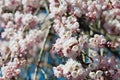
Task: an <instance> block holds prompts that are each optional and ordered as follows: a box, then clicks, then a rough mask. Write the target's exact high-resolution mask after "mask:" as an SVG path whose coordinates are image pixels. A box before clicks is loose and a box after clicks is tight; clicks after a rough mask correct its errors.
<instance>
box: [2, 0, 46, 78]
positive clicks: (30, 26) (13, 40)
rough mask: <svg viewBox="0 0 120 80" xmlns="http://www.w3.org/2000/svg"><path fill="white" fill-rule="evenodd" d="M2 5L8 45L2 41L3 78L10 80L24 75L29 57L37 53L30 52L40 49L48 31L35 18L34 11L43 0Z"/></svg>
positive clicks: (7, 1)
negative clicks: (24, 67)
mask: <svg viewBox="0 0 120 80" xmlns="http://www.w3.org/2000/svg"><path fill="white" fill-rule="evenodd" d="M0 4H1V5H0V9H1V13H0V27H1V28H3V29H4V31H3V32H2V33H1V37H2V39H3V41H4V42H3V41H2V40H1V41H0V43H1V44H2V45H1V46H0V55H1V56H0V61H1V64H0V68H1V73H2V76H1V79H2V80H8V79H11V78H13V77H15V76H17V75H18V74H19V73H20V69H21V67H22V66H24V64H25V62H26V59H25V56H26V55H33V54H35V51H34V53H32V54H31V52H30V50H34V47H36V48H38V47H39V44H40V43H41V42H42V40H43V37H44V31H42V30H40V29H39V26H38V24H39V23H40V19H39V18H38V17H37V16H36V15H33V13H34V12H35V11H33V9H37V7H40V4H39V0H31V1H30V0H1V1H0ZM22 7H23V9H22Z"/></svg>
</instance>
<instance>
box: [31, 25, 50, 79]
mask: <svg viewBox="0 0 120 80" xmlns="http://www.w3.org/2000/svg"><path fill="white" fill-rule="evenodd" d="M50 28H51V26H49V27H48V29H47V32H46V35H45V38H44V41H43V44H42V47H41V50H40V54H39V56H38V61H37V62H38V64H37V67H36V68H35V73H34V78H33V80H36V77H37V72H38V68H39V64H40V62H41V59H42V54H43V50H44V47H45V43H46V40H47V37H48V34H49V31H50Z"/></svg>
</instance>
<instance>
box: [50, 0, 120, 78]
mask: <svg viewBox="0 0 120 80" xmlns="http://www.w3.org/2000/svg"><path fill="white" fill-rule="evenodd" d="M49 2H50V14H49V16H50V18H52V19H53V22H54V23H53V28H54V30H55V31H56V32H57V35H58V36H59V38H58V39H57V40H56V42H55V44H54V45H53V50H54V51H55V52H56V53H57V54H59V55H60V56H65V57H67V58H72V59H74V60H72V59H68V61H67V62H66V64H65V65H62V64H60V65H59V66H57V67H54V68H53V70H54V74H55V76H57V77H58V78H59V77H61V76H64V77H66V78H68V79H69V80H73V79H75V80H80V79H92V80H104V79H105V78H106V77H107V78H108V77H109V78H112V79H113V80H115V79H118V78H119V77H120V72H119V67H117V66H118V64H119V63H118V62H117V61H116V60H117V59H115V58H113V57H110V56H109V57H105V56H103V53H104V51H102V50H103V48H105V49H106V47H107V48H112V47H113V46H114V48H117V47H119V46H120V43H119V41H117V40H116V42H115V41H114V40H115V39H118V37H117V38H115V39H114V40H113V39H111V38H110V36H109V35H111V34H112V35H119V32H120V29H119V28H120V25H119V23H120V17H119V13H120V6H119V4H120V1H119V0H49ZM63 7H64V8H63ZM81 19H84V20H81ZM85 20H86V21H85ZM84 22H86V23H84ZM84 24H88V26H86V25H85V26H84ZM91 24H92V25H91ZM89 26H90V27H89ZM84 27H87V28H88V29H87V31H85V30H83V28H84ZM91 27H92V28H91ZM94 27H95V28H96V27H98V29H103V30H101V31H99V30H98V29H94ZM89 28H90V29H91V30H90V34H93V35H92V36H91V35H90V34H88V33H89ZM105 31H107V33H106V32H105ZM96 32H97V33H99V34H96ZM86 34H87V35H86ZM101 34H102V35H101ZM106 34H107V35H106ZM107 39H110V40H111V42H109V41H108V42H107ZM105 49H104V50H105ZM86 50H88V52H87V51H86ZM89 50H90V51H89ZM91 51H92V52H91ZM93 53H94V54H93ZM76 64H77V65H78V66H79V67H78V69H76V70H77V71H74V69H73V68H74V67H75V65H76ZM112 65H114V66H112ZM79 70H80V73H79ZM114 76H115V77H114ZM109 78H108V79H109Z"/></svg>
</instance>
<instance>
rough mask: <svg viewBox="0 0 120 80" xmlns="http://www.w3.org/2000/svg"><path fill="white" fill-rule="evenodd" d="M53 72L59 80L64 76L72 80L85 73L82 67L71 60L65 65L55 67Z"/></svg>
mask: <svg viewBox="0 0 120 80" xmlns="http://www.w3.org/2000/svg"><path fill="white" fill-rule="evenodd" d="M53 70H54V74H55V76H57V77H58V78H59V77H61V76H63V75H64V76H65V77H67V78H68V79H70V80H71V79H75V78H77V77H78V76H81V75H82V74H83V73H84V72H85V70H84V68H83V67H82V65H81V64H80V63H78V62H77V61H75V60H73V59H69V60H68V61H67V63H66V64H65V65H59V66H57V67H53Z"/></svg>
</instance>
